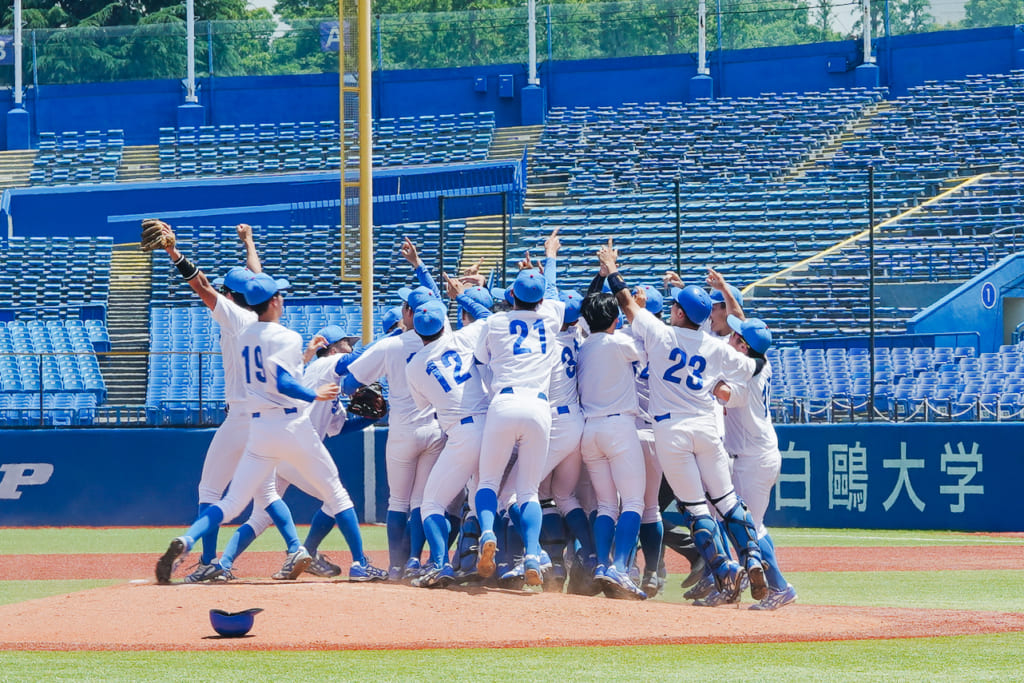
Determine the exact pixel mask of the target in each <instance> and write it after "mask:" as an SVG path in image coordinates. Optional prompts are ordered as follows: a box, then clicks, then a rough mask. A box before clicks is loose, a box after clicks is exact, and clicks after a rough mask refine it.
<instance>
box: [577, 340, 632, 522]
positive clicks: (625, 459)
mask: <svg viewBox="0 0 1024 683" xmlns="http://www.w3.org/2000/svg"><path fill="white" fill-rule="evenodd" d="M643 361H644V357H643V350H642V348H641V347H640V345H639V344H637V342H636V340H635V339H633V337H632V336H631V335H628V334H623V333H621V332H613V333H611V334H609V333H607V332H594V333H592V334H591V335H590V336H589V337H587V338H586V340H584V342H583V344H582V346H581V347H580V355H579V391H580V406H581V407H582V408H583V415H584V417H585V418H586V424H585V425H584V427H583V441H582V450H583V462H584V464H585V465H586V466H587V472H588V473H589V474H590V482H591V485H592V486H593V488H594V493H595V494H596V495H597V513H598V515H606V516H608V517H611V518H612V519H618V516H619V505H620V499H621V506H622V511H623V512H635V513H637V514H638V515H640V514H642V513H643V509H644V483H645V473H644V472H645V470H644V465H643V450H642V449H641V447H640V439H639V437H638V436H637V433H636V419H637V416H638V415H639V414H640V406H639V403H638V401H637V396H636V387H635V380H634V376H633V363H642V362H643Z"/></svg>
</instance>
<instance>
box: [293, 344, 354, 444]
mask: <svg viewBox="0 0 1024 683" xmlns="http://www.w3.org/2000/svg"><path fill="white" fill-rule="evenodd" d="M340 358H341V355H339V354H333V355H330V356H323V357H321V358H314V359H313V360H312V361H310V363H309V364H308V365H307V366H306V371H305V372H304V373H303V375H302V384H303V386H305V387H306V388H307V389H312V390H313V391H316V389H317V387H319V386H321V385H323V384H337V383H338V380H339V379H341V377H340V376H339V375H338V373H337V371H336V370H337V366H338V360H339V359H340ZM347 417H348V414H347V413H346V412H345V406H344V405H342V403H341V396H340V395H339V396H337V397H335V399H334V400H333V401H316V402H315V403H314V404H313V407H312V408H311V409H310V411H309V419H310V421H311V422H312V423H313V429H315V430H316V433H317V434H319V435H320V438H321V439H326V438H327V437H329V436H335V435H336V434H339V433H340V432H341V428H342V427H344V426H345V420H346V419H347Z"/></svg>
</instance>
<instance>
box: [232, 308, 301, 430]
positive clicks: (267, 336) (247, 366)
mask: <svg viewBox="0 0 1024 683" xmlns="http://www.w3.org/2000/svg"><path fill="white" fill-rule="evenodd" d="M238 346H239V356H240V357H241V359H242V377H243V379H244V380H245V386H246V391H247V392H248V394H249V401H248V407H249V409H250V410H251V411H252V412H253V413H258V412H260V411H265V410H268V409H273V408H297V409H307V408H309V403H307V402H306V401H303V400H301V399H297V398H292V397H291V396H286V395H285V394H282V393H281V392H280V391H278V389H277V369H278V368H282V369H283V370H285V371H287V372H288V374H290V375H291V376H292V377H293V378H294V379H295V381H296V382H301V381H302V337H301V336H299V333H298V332H294V331H292V330H289V329H288V328H287V327H285V326H283V325H281V324H279V323H274V322H259V321H257V322H255V323H253V324H252V325H249V326H248V327H246V328H245V329H244V330H243V331H242V334H241V335H239V337H238Z"/></svg>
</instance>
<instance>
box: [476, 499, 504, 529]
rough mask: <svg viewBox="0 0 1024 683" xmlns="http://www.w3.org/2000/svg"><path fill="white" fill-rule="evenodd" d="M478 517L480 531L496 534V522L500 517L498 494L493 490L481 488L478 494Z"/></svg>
mask: <svg viewBox="0 0 1024 683" xmlns="http://www.w3.org/2000/svg"><path fill="white" fill-rule="evenodd" d="M475 500H476V517H477V519H478V520H480V531H481V533H486V532H488V531H490V532H491V533H494V520H495V519H496V518H497V516H498V494H497V493H496V492H494V491H493V490H492V489H487V488H480V489H477V492H476V498H475Z"/></svg>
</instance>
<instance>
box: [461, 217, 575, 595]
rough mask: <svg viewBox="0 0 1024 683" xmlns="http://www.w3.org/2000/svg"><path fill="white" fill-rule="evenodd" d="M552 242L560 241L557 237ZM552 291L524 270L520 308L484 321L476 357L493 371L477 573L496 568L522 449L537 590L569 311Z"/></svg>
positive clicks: (523, 500) (524, 517) (525, 521)
mask: <svg viewBox="0 0 1024 683" xmlns="http://www.w3.org/2000/svg"><path fill="white" fill-rule="evenodd" d="M548 239H549V240H551V239H557V231H556V232H555V233H553V234H552V235H551V236H550V237H549V238H548ZM551 276H552V277H553V274H552V275H551ZM547 289H548V281H547V280H546V278H545V276H544V274H543V273H541V272H540V270H538V269H534V268H530V269H527V270H522V271H520V272H519V274H518V275H517V276H516V279H515V282H514V283H513V284H512V296H513V300H514V301H515V304H514V308H513V309H512V310H511V311H508V312H506V313H497V314H495V315H492V316H491V317H490V318H488V319H487V320H486V321H484V326H485V330H484V332H483V334H482V335H481V336H480V341H479V343H478V344H477V348H476V351H475V354H474V355H475V356H476V359H477V360H478V361H479V362H480V363H483V364H489V365H490V367H491V371H492V373H493V379H492V381H491V396H492V398H491V403H490V406H489V407H488V409H487V421H486V424H485V433H484V443H483V448H482V450H481V453H480V482H479V486H478V488H477V493H476V499H475V500H476V509H477V515H478V516H479V520H480V528H481V534H480V556H479V559H478V562H477V571H478V573H479V574H480V576H481V577H483V578H488V577H490V576H491V575H493V574H494V571H495V569H496V566H495V562H494V556H495V553H496V552H497V548H498V544H497V536H496V535H495V533H494V522H495V518H496V516H497V512H498V489H499V487H500V485H501V479H502V475H503V474H504V472H505V467H506V465H507V464H508V462H509V459H510V457H511V455H512V449H513V447H514V446H515V445H516V444H517V443H518V446H519V457H518V463H517V465H518V469H517V472H516V480H515V489H516V500H517V503H518V505H519V508H520V516H521V523H522V527H521V529H520V531H521V535H522V537H523V543H524V546H525V550H526V554H525V556H524V560H523V566H524V573H525V580H526V583H527V584H528V585H531V586H539V585H541V583H542V582H543V577H542V568H541V562H540V558H541V547H540V528H541V522H542V516H543V513H542V511H541V507H540V498H539V496H538V489H539V487H540V482H541V479H543V475H544V467H545V463H546V461H547V453H548V440H549V436H550V431H551V404H550V403H548V396H547V392H548V389H549V386H550V383H551V372H552V368H553V367H554V364H555V363H556V362H557V356H556V355H555V354H556V353H557V352H558V350H559V349H558V345H557V344H555V343H554V339H555V337H556V336H557V334H558V332H559V330H560V329H561V327H562V319H563V317H564V309H565V305H564V304H563V303H562V302H561V301H558V300H557V299H552V298H550V297H546V296H545V291H546V290H547ZM553 292H554V290H553V286H552V293H553Z"/></svg>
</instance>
